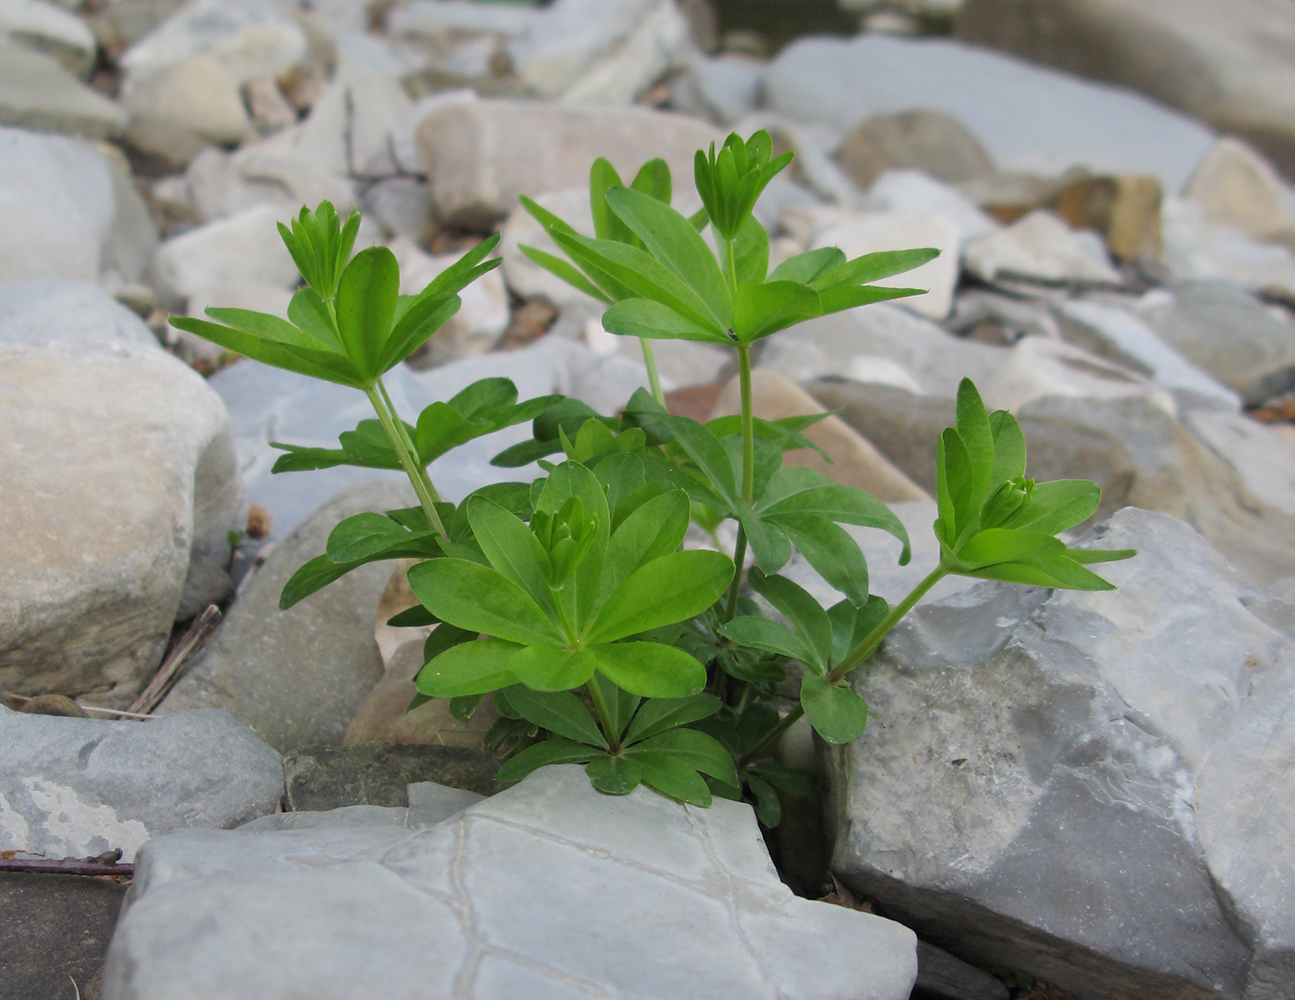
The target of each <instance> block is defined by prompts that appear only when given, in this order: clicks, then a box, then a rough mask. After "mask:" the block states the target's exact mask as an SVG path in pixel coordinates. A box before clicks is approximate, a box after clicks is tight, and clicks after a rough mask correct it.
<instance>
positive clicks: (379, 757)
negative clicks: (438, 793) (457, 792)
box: [283, 743, 501, 812]
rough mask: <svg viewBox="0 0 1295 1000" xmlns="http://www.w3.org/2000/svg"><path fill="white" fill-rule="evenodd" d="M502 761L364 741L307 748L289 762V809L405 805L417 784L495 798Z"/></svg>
mask: <svg viewBox="0 0 1295 1000" xmlns="http://www.w3.org/2000/svg"><path fill="white" fill-rule="evenodd" d="M498 770H499V761H498V760H496V759H495V758H494V757H491V756H490V755H489V754H488V753H485V752H484V751H482V750H469V749H467V748H465V747H451V746H414V745H411V744H408V743H360V744H358V745H357V746H349V747H331V746H320V747H302V748H301V749H300V750H297V751H294V752H293V753H290V754H288V755H287V756H286V757H284V759H283V775H284V784H285V787H286V788H287V799H286V802H287V807H288V808H289V809H291V810H293V811H294V812H296V811H307V810H310V811H319V810H324V809H336V808H338V807H340V806H362V805H363V806H405V807H408V806H410V805H412V804H413V803H412V802H411V801H410V796H409V795H408V794H407V793H406V791H405V787H406V786H407V785H409V784H410V783H412V782H435V783H436V784H438V785H443V786H448V787H450V788H455V789H462V790H464V791H468V792H472V793H474V796H475V798H477V799H480V798H481V797H482V796H486V795H493V794H494V793H495V792H497V791H499V789H500V787H501V786H500V785H499V783H498V782H496V781H495V772H496V771H498Z"/></svg>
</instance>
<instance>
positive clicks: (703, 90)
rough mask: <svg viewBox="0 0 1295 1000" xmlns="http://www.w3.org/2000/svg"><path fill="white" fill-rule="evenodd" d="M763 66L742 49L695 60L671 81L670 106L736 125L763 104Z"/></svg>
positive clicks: (701, 116)
mask: <svg viewBox="0 0 1295 1000" xmlns="http://www.w3.org/2000/svg"><path fill="white" fill-rule="evenodd" d="M764 67H765V63H764V62H763V61H761V60H759V59H753V58H751V57H750V56H746V55H742V54H741V53H739V52H722V53H720V54H719V55H718V56H715V57H713V58H697V59H692V60H690V61H689V63H688V68H687V69H686V70H684V72H683V73H681V74H679V75H678V76H676V77H675V78H674V79H672V80H671V81H670V107H671V109H672V110H674V111H679V112H682V113H683V114H687V115H692V116H693V117H694V118H707V119H709V120H711V121H713V122H715V123H716V124H718V125H728V126H731V125H734V124H736V123H737V122H739V121H741V120H742V119H743V118H744V117H746V116H747V115H748V114H750V113H751V112H753V111H754V110H755V109H756V106H757V105H758V104H759V103H760V87H761V84H762V82H763V79H764Z"/></svg>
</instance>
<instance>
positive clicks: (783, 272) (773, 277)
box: [769, 247, 845, 285]
mask: <svg viewBox="0 0 1295 1000" xmlns="http://www.w3.org/2000/svg"><path fill="white" fill-rule="evenodd" d="M844 263H845V254H844V253H842V252H841V250H840V249H839V248H838V247H821V248H820V249H818V250H807V251H806V252H805V253H798V254H796V255H795V256H794V257H788V258H787V259H786V260H784V261H783V262H782V263H781V264H779V265H778V266H777V267H775V268H774V269H773V273H772V274H770V275H769V280H770V281H794V282H797V283H798V284H801V285H809V284H812V283H813V281H814V279H815V278H817V277H818V276H819V275H820V274H825V273H827V272H828V271H831V270H833V269H834V268H837V267H839V266H841V265H842V264H844Z"/></svg>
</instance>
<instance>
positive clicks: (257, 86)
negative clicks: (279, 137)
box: [243, 77, 297, 135]
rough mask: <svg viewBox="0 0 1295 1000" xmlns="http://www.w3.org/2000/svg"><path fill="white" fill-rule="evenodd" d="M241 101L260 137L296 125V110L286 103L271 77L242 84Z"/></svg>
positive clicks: (276, 83) (286, 100)
mask: <svg viewBox="0 0 1295 1000" xmlns="http://www.w3.org/2000/svg"><path fill="white" fill-rule="evenodd" d="M243 100H244V101H245V102H246V104H247V113H248V116H249V117H250V118H251V120H252V127H253V128H255V129H256V130H257V131H258V132H260V133H261V134H262V135H271V134H273V133H275V132H278V131H279V130H281V129H285V128H289V127H290V126H292V125H295V124H296V123H297V109H296V108H294V107H293V106H292V105H291V104H289V103H288V99H287V98H286V97H284V96H283V91H282V90H280V89H279V83H278V81H277V80H275V79H273V78H272V77H262V78H260V79H258V80H248V81H247V83H245V84H243Z"/></svg>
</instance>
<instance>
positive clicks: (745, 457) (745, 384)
mask: <svg viewBox="0 0 1295 1000" xmlns="http://www.w3.org/2000/svg"><path fill="white" fill-rule="evenodd" d="M737 366H738V367H737V371H738V384H739V386H740V387H741V390H742V499H743V500H744V501H745V502H746V503H748V504H751V503H754V502H755V414H754V412H753V411H752V409H751V346H750V345H749V344H738V345H737Z"/></svg>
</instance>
